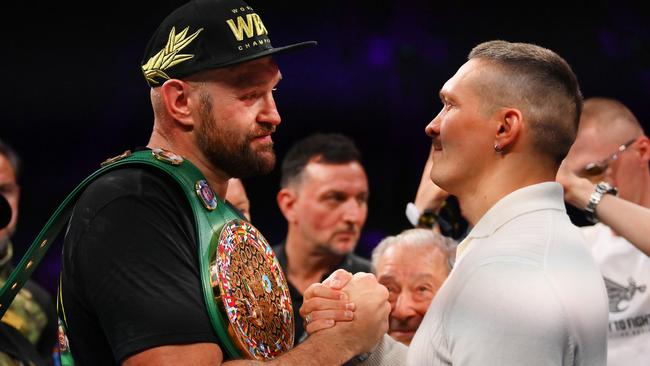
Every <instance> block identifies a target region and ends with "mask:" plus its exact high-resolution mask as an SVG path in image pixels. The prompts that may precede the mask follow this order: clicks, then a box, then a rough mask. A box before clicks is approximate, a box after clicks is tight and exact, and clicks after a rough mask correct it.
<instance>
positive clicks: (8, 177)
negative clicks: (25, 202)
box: [0, 155, 20, 249]
mask: <svg viewBox="0 0 650 366" xmlns="http://www.w3.org/2000/svg"><path fill="white" fill-rule="evenodd" d="M0 194H2V195H3V196H4V197H5V198H6V199H7V202H9V206H10V207H11V221H10V222H9V225H7V227H5V228H4V229H2V230H0V249H2V248H3V247H4V245H5V244H6V241H7V240H8V239H9V237H10V236H11V234H13V232H14V230H15V229H16V220H17V219H18V199H19V197H20V187H19V186H18V184H17V183H16V174H15V172H14V169H13V167H12V166H11V164H10V163H9V160H8V159H7V157H6V156H4V155H0Z"/></svg>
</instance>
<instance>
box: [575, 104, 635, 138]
mask: <svg viewBox="0 0 650 366" xmlns="http://www.w3.org/2000/svg"><path fill="white" fill-rule="evenodd" d="M587 128H592V129H595V130H596V131H597V132H599V133H601V136H602V138H607V139H612V138H615V139H617V143H618V142H619V141H618V140H621V139H629V138H633V137H637V136H640V135H643V128H642V127H641V124H640V123H639V120H637V118H636V117H635V116H634V114H633V113H632V111H630V109H629V108H627V107H626V106H625V105H624V104H623V103H621V102H619V101H618V100H616V99H611V98H602V97H593V98H588V99H586V100H585V103H584V107H583V111H582V117H581V118H580V129H579V131H580V130H583V129H587ZM620 143H622V142H620Z"/></svg>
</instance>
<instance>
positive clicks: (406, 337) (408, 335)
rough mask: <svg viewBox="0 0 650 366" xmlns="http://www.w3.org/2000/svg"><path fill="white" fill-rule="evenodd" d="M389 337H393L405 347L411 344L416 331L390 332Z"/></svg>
mask: <svg viewBox="0 0 650 366" xmlns="http://www.w3.org/2000/svg"><path fill="white" fill-rule="evenodd" d="M388 335H389V336H391V337H392V338H393V339H394V340H396V341H398V342H400V343H404V344H405V345H407V346H408V345H409V344H411V341H412V340H413V336H414V335H415V331H399V332H398V331H388Z"/></svg>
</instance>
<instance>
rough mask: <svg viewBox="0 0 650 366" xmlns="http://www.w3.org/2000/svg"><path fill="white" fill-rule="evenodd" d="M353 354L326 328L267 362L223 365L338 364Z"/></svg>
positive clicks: (228, 363)
mask: <svg viewBox="0 0 650 366" xmlns="http://www.w3.org/2000/svg"><path fill="white" fill-rule="evenodd" d="M354 356H355V353H354V351H353V350H352V349H351V347H350V344H348V342H345V341H343V340H342V339H341V337H340V336H338V335H337V334H335V333H330V332H328V330H324V331H321V332H317V333H315V334H313V335H311V336H310V337H309V338H307V339H306V340H305V341H304V342H302V343H300V344H299V345H298V346H296V347H294V348H293V349H292V350H290V351H289V352H287V353H285V354H283V355H282V356H280V357H278V358H276V359H274V360H271V361H267V362H261V361H254V360H235V361H228V362H225V363H224V366H251V365H264V366H329V365H332V366H339V365H341V364H343V363H345V362H346V361H348V360H349V359H351V358H352V357H354Z"/></svg>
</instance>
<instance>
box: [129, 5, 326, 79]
mask: <svg viewBox="0 0 650 366" xmlns="http://www.w3.org/2000/svg"><path fill="white" fill-rule="evenodd" d="M314 45H316V42H314V41H308V42H301V43H296V44H291V45H288V46H283V47H273V45H272V44H271V39H270V38H269V32H268V29H267V28H266V26H265V25H264V23H263V22H262V19H261V18H260V16H259V15H258V14H257V13H255V11H254V10H253V8H252V7H250V6H249V5H248V4H246V3H245V2H243V1H241V0H192V1H190V2H188V3H187V4H185V5H183V6H181V7H180V8H178V9H176V10H175V11H174V12H172V13H171V14H169V15H168V16H167V18H165V20H163V22H162V24H160V26H159V27H158V29H157V30H156V32H155V33H154V35H153V37H151V39H150V40H149V43H148V44H147V48H146V51H145V54H144V59H143V61H142V72H143V73H144V76H145V79H146V80H147V83H148V84H149V86H151V87H155V86H159V85H162V83H163V82H165V80H168V79H175V78H182V77H185V76H188V75H192V74H194V73H196V72H199V71H202V70H206V69H215V68H220V67H226V66H231V65H235V64H238V63H242V62H246V61H251V60H254V59H257V58H260V57H264V56H268V55H272V54H276V53H279V52H285V51H289V50H295V49H298V48H303V47H307V46H314Z"/></svg>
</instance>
